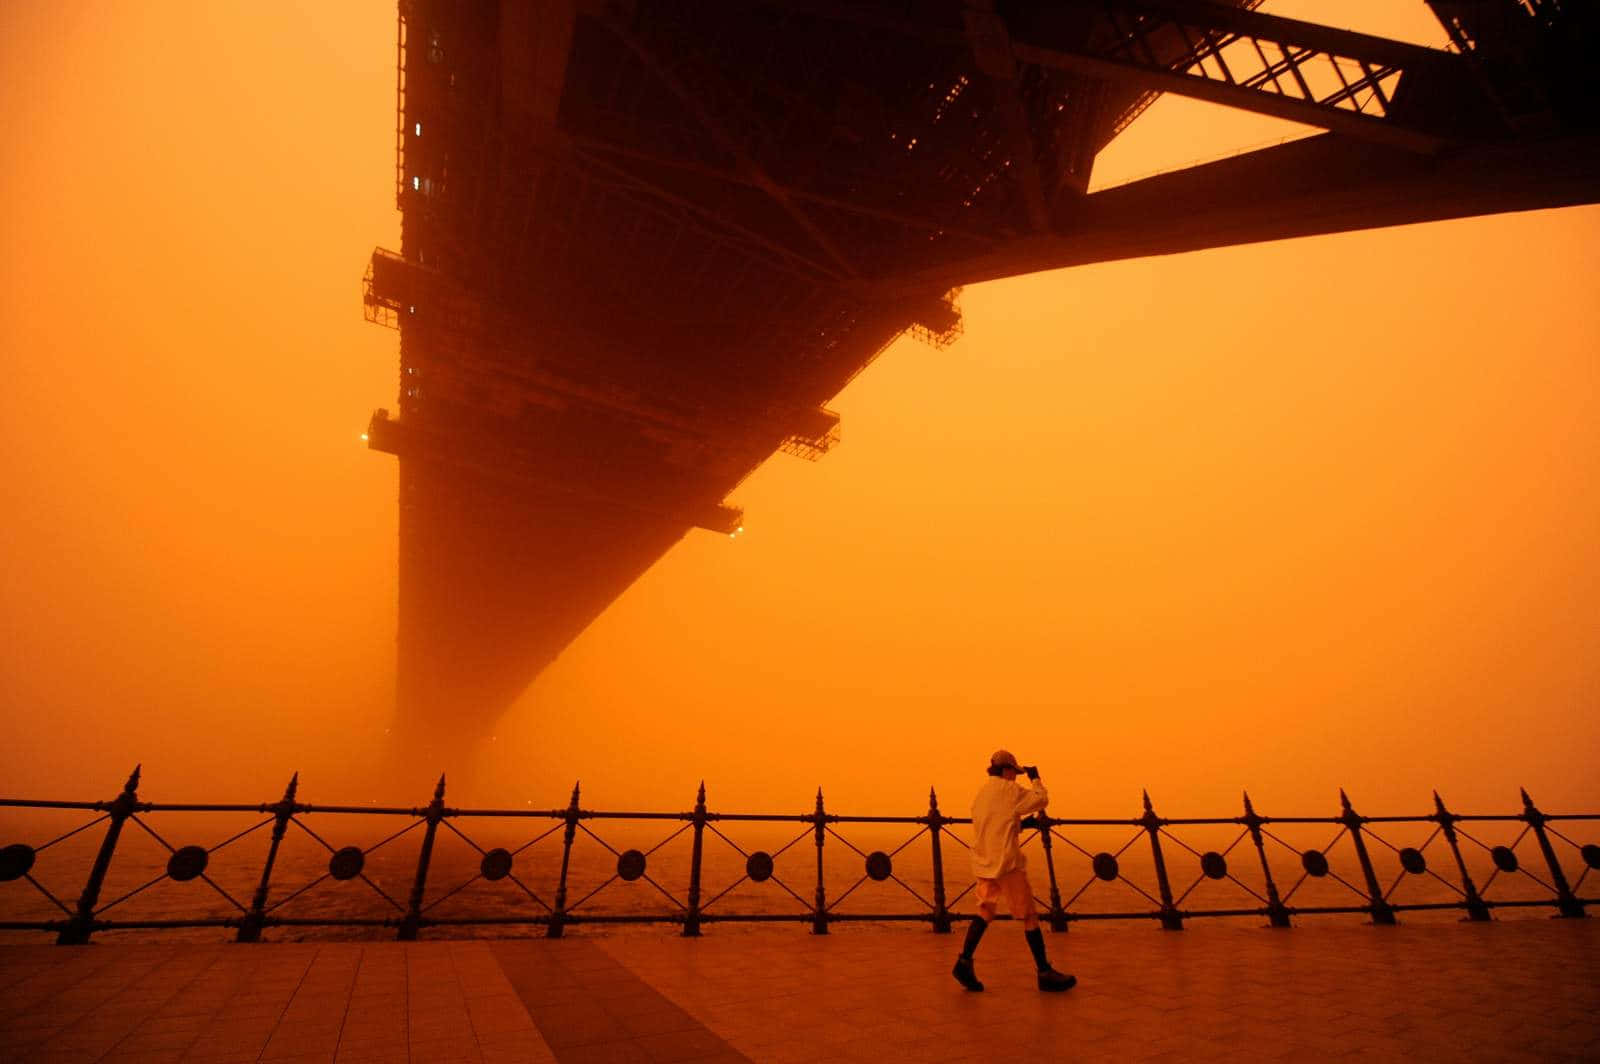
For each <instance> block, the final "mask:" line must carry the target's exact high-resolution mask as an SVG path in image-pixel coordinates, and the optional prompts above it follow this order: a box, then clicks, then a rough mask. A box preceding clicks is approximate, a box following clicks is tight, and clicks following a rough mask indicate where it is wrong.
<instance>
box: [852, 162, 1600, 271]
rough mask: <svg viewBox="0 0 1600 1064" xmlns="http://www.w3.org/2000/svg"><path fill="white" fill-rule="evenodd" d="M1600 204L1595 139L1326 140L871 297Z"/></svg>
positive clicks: (1118, 198) (1120, 205) (1155, 188)
mask: <svg viewBox="0 0 1600 1064" xmlns="http://www.w3.org/2000/svg"><path fill="white" fill-rule="evenodd" d="M1592 203H1600V134H1595V133H1580V134H1574V135H1569V136H1564V137H1550V138H1542V139H1537V140H1529V141H1520V142H1510V143H1492V144H1483V145H1476V146H1472V147H1467V148H1460V149H1453V150H1451V151H1448V152H1445V153H1443V154H1441V155H1439V156H1436V157H1428V156H1420V155H1414V154H1411V153H1408V152H1397V151H1395V150H1393V149H1392V148H1383V147H1379V146H1377V145H1365V144H1359V143H1352V142H1351V141H1349V140H1348V139H1347V138H1344V137H1339V136H1335V135H1331V134H1325V135H1323V136H1320V137H1311V138H1308V139H1306V140H1300V141H1295V142H1293V143H1290V144H1285V145H1281V146H1279V147H1275V148H1267V149H1264V150H1262V151H1256V152H1251V153H1249V154H1247V155H1241V156H1237V157H1235V158H1232V159H1225V160H1222V161H1221V162H1215V163H1209V164H1206V165H1204V166H1196V167H1192V168H1190V169H1188V170H1182V171H1179V172H1177V173H1172V174H1162V175H1159V176H1157V177H1151V178H1146V179H1145V180H1143V181H1135V182H1133V183H1131V184H1127V185H1120V186H1118V187H1116V188H1109V189H1106V190H1104V191H1102V192H1096V193H1094V194H1093V195H1091V196H1086V197H1084V198H1083V199H1082V200H1081V201H1079V203H1078V205H1077V208H1076V210H1075V212H1074V214H1073V217H1072V219H1071V232H1070V233H1069V234H1066V235H1061V236H1041V237H1031V238H1027V239H1024V240H1019V241H1017V242H1016V243H1015V244H1014V245H1012V246H1010V247H1008V248H1006V249H1005V250H1003V251H999V252H995V253H992V254H988V255H980V256H975V257H973V258H970V259H965V260H960V261H955V262H949V263H944V264H941V265H939V266H935V267H931V268H929V269H926V270H918V271H915V272H913V273H908V274H904V275H901V276H900V277H896V278H892V279H885V280H883V281H881V282H878V283H876V284H874V285H872V286H870V288H869V289H868V292H869V293H870V294H871V295H872V296H875V297H877V298H882V299H894V298H906V297H909V296H913V295H916V294H917V293H926V292H929V291H943V290H945V289H947V288H952V287H954V286H956V285H965V284H976V283H978V282H981V281H993V280H998V279H1000V278H1002V277H1015V276H1019V275H1021V274H1026V273H1036V272H1038V271H1041V270H1054V269H1061V268H1063V267H1067V266H1082V265H1087V264H1089V263H1097V262H1113V261H1116V260H1119V259H1135V258H1144V257H1146V256H1150V255H1172V254H1178V253H1182V252H1187V251H1201V250H1204V249H1207V248H1216V247H1229V246H1233V245H1238V244H1254V243H1260V242H1263V241H1269V240H1286V239H1290V238H1293V237H1303V236H1315V235H1321V234H1325V233H1345V232H1352V231H1356V230H1361V229H1378V228H1383V227H1386V226H1394V225H1410V224H1413V223H1416V222H1432V221H1441V220H1444V219H1448V218H1467V217H1473V216H1476V215H1484V214H1500V213H1504V212H1508V211H1527V210H1543V209H1548V208H1553V207H1570V206H1577V205H1581V204H1592Z"/></svg>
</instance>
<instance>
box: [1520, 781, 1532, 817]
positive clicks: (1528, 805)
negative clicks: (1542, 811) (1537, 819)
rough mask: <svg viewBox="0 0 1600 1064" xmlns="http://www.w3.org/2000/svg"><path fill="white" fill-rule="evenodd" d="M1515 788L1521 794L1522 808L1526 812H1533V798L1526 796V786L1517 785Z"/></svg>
mask: <svg viewBox="0 0 1600 1064" xmlns="http://www.w3.org/2000/svg"><path fill="white" fill-rule="evenodd" d="M1517 790H1518V792H1520V793H1521V795H1522V808H1523V809H1524V810H1525V811H1527V812H1530V813H1531V812H1533V799H1532V798H1529V797H1528V788H1526V787H1518V788H1517Z"/></svg>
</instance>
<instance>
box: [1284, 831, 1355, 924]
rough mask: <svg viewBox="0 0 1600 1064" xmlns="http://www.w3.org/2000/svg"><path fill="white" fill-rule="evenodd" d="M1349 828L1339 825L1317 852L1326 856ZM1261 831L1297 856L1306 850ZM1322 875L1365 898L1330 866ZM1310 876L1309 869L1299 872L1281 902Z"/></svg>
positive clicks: (1303, 854) (1291, 894) (1290, 896)
mask: <svg viewBox="0 0 1600 1064" xmlns="http://www.w3.org/2000/svg"><path fill="white" fill-rule="evenodd" d="M1280 819H1281V818H1280ZM1349 830H1350V829H1349V827H1341V828H1339V831H1338V833H1337V834H1335V835H1334V836H1333V838H1331V839H1329V840H1328V844H1327V845H1326V846H1324V847H1322V849H1321V850H1319V851H1317V852H1318V853H1321V854H1322V855H1323V857H1327V854H1328V851H1329V850H1331V849H1333V848H1334V847H1335V846H1337V845H1339V840H1340V839H1342V838H1344V836H1345V833H1346V832H1348V831H1349ZM1261 833H1262V834H1263V835H1265V836H1267V837H1268V838H1270V839H1271V840H1272V841H1273V842H1276V843H1277V844H1278V845H1279V846H1282V847H1283V848H1284V849H1286V850H1288V851H1289V852H1291V853H1294V854H1296V855H1298V856H1301V857H1303V856H1305V853H1306V851H1304V850H1299V849H1296V848H1295V847H1293V846H1291V845H1289V844H1288V843H1287V842H1284V841H1283V840H1282V839H1280V838H1278V836H1276V835H1274V834H1273V833H1272V832H1270V831H1267V830H1266V829H1265V828H1263V829H1262V830H1261ZM1323 875H1324V876H1326V877H1327V878H1329V879H1331V880H1333V881H1334V882H1335V883H1339V884H1341V885H1343V886H1344V888H1345V889H1346V890H1348V891H1350V893H1352V894H1354V895H1355V896H1356V897H1358V898H1366V895H1365V894H1363V893H1362V892H1361V889H1360V888H1359V887H1356V886H1352V885H1351V884H1350V883H1349V882H1347V881H1346V880H1345V878H1344V877H1343V876H1341V875H1339V873H1337V872H1335V871H1334V870H1333V869H1332V868H1329V869H1328V870H1327V871H1326V872H1325V873H1323ZM1310 878H1311V873H1310V871H1305V872H1301V873H1300V878H1299V879H1297V880H1295V881H1294V886H1292V887H1290V888H1289V890H1288V892H1287V893H1285V894H1284V896H1283V903H1284V904H1285V905H1287V904H1288V903H1289V899H1290V898H1292V897H1294V894H1295V891H1297V890H1299V889H1300V887H1301V885H1302V884H1304V883H1305V881H1306V880H1307V879H1310ZM1318 878H1322V877H1320V876H1319V877H1318Z"/></svg>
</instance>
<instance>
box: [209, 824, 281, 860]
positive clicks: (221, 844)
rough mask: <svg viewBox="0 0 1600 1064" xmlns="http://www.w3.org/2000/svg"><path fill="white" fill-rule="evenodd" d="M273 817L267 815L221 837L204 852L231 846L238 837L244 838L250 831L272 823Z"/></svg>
mask: <svg viewBox="0 0 1600 1064" xmlns="http://www.w3.org/2000/svg"><path fill="white" fill-rule="evenodd" d="M274 819H275V818H273V817H270V816H269V817H267V819H265V820H263V821H260V822H259V823H256V824H253V825H251V826H250V827H247V828H245V829H244V830H243V831H241V832H239V833H238V834H237V835H231V836H229V837H228V838H226V839H223V840H222V841H221V842H219V843H217V844H216V845H215V846H213V847H211V848H210V849H208V850H206V853H208V854H210V853H216V852H217V851H218V850H220V849H222V848H223V847H224V846H231V845H233V844H234V843H236V842H238V841H239V840H240V839H242V838H244V837H245V836H246V835H249V834H251V833H252V832H256V831H260V830H261V829H262V828H264V827H266V826H267V825H268V824H270V823H272V821H273V820H274Z"/></svg>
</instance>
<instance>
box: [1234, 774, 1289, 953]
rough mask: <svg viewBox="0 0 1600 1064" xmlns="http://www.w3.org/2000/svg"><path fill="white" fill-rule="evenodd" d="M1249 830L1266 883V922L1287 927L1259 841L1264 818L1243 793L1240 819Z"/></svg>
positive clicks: (1282, 905) (1264, 848)
mask: <svg viewBox="0 0 1600 1064" xmlns="http://www.w3.org/2000/svg"><path fill="white" fill-rule="evenodd" d="M1240 819H1241V820H1243V821H1244V824H1245V826H1246V827H1248V828H1249V829H1250V841H1251V842H1253V843H1255V844H1256V856H1257V857H1258V858H1260V860H1261V876H1262V878H1263V879H1265V880H1266V882H1267V920H1268V922H1269V923H1270V924H1271V926H1273V927H1288V926H1289V910H1288V908H1287V907H1286V906H1285V905H1284V904H1283V899H1282V898H1280V897H1279V896H1278V884H1277V883H1275V882H1273V879H1272V868H1271V866H1269V865H1268V864H1267V847H1266V843H1264V842H1263V841H1262V839H1261V825H1262V824H1263V823H1264V822H1265V818H1264V817H1259V816H1257V815H1256V809H1255V806H1253V805H1251V804H1250V792H1249V791H1245V792H1244V816H1243V817H1241V818H1240Z"/></svg>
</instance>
